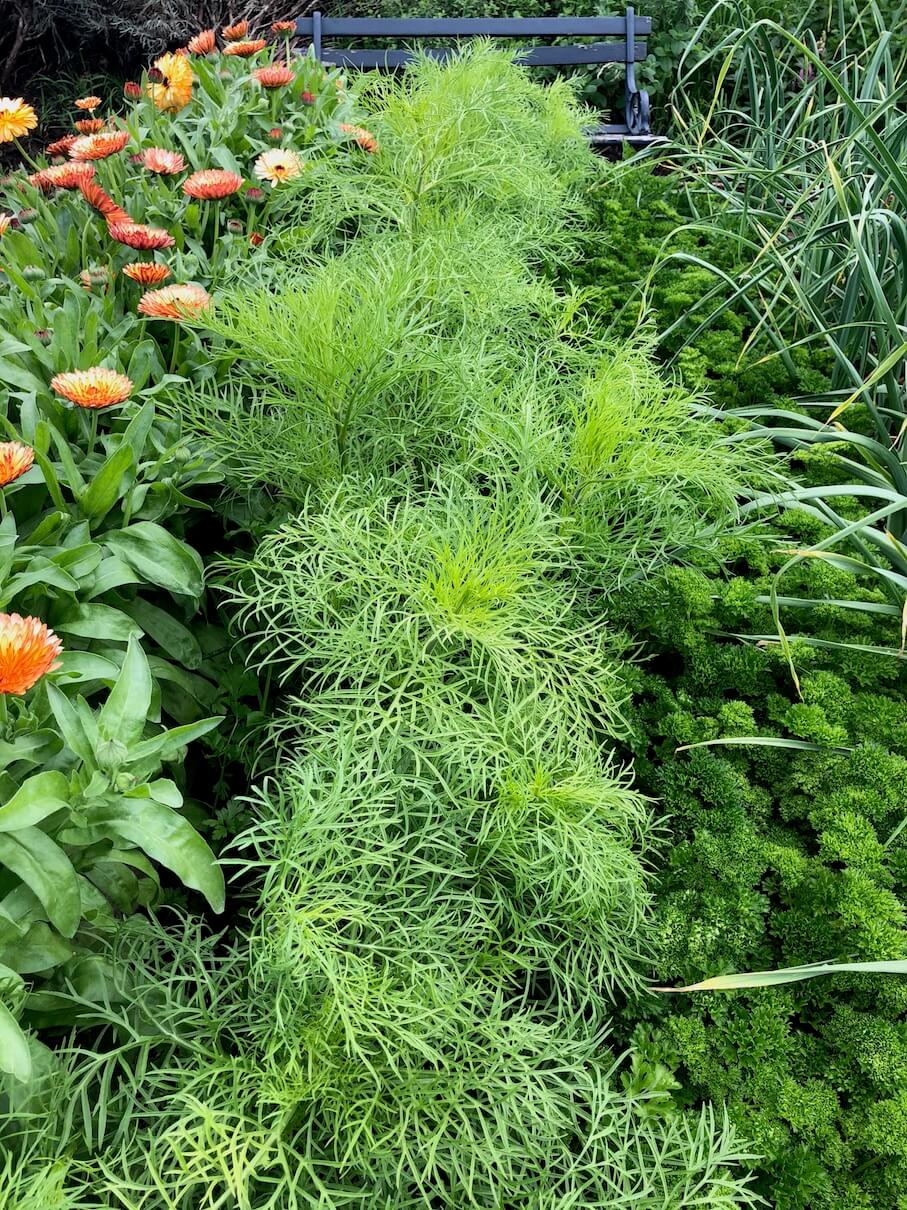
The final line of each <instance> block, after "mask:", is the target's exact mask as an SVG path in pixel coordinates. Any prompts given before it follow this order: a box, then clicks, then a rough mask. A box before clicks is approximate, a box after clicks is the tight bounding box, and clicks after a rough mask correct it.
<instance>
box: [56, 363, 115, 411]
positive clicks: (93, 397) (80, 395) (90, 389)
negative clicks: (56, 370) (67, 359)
mask: <svg viewBox="0 0 907 1210" xmlns="http://www.w3.org/2000/svg"><path fill="white" fill-rule="evenodd" d="M50 385H51V388H52V389H53V390H54V391H56V393H57V394H58V395H62V396H63V398H64V399H68V400H69V401H70V403H74V404H75V405H76V407H78V408H91V409H94V408H109V407H111V406H112V405H113V404H115V403H122V402H123V401H124V400H126V399H128V398H129V396H130V395H131V394H132V385H133V384H132V380H131V379H130V378H127V377H126V375H125V374H118V373H117V372H116V370H108V369H107V368H106V367H105V366H95V367H93V368H92V369H90V370H70V371H69V372H68V373H66V374H57V375H56V376H55V377H54V378H52V379H51V382H50Z"/></svg>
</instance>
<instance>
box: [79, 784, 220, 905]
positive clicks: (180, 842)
mask: <svg viewBox="0 0 907 1210" xmlns="http://www.w3.org/2000/svg"><path fill="white" fill-rule="evenodd" d="M96 819H97V820H98V822H101V821H103V822H104V823H106V825H107V827H108V828H109V830H110V831H111V832H112V834H113V835H115V836H118V837H122V838H123V839H124V840H128V841H129V842H130V843H131V844H134V845H137V846H138V848H140V849H141V850H142V851H143V852H145V853H147V854H148V856H149V857H151V858H152V859H153V860H154V861H156V862H158V863H159V864H160V865H162V866H165V867H166V868H167V869H168V870H172V871H173V873H174V874H176V876H177V877H178V878H179V879H180V881H181V882H182V883H183V885H184V886H187V887H191V888H192V889H193V890H196V891H201V893H202V894H203V895H204V896H205V898H206V899H207V900H208V902H209V903H210V904H211V907H212V908H213V909H214V911H215V912H222V911H223V909H224V875H223V871H222V870H221V868H220V866H219V865H218V863H217V859H216V858H215V856H214V854H213V853H212V852H211V850H210V849H209V848H208V846H207V844H206V843H205V842H204V840H202V838H201V836H199V834H198V832H196V830H195V829H194V828H193V827H192V825H191V824H190V823H189V822H188V820H186V819H184V818H183V816H182V815H179V814H178V813H177V812H176V811H171V810H170V809H169V808H168V807H164V806H162V805H161V804H160V803H158V802H155V800H154V799H153V798H145V799H128V798H123V799H120V800H119V801H118V802H117V803H115V804H111V805H109V806H106V807H104V808H103V809H102V810H101V812H100V813H98V815H97V816H96Z"/></svg>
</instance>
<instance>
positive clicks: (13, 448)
mask: <svg viewBox="0 0 907 1210" xmlns="http://www.w3.org/2000/svg"><path fill="white" fill-rule="evenodd" d="M34 460H35V451H34V450H33V449H32V448H31V446H30V445H23V444H22V442H21V441H0V487H6V486H7V484H9V483H14V482H15V480H16V479H18V478H19V477H20V475H24V474H25V472H26V471H27V470H28V469H29V468H30V467H31V465H32V463H33V462H34Z"/></svg>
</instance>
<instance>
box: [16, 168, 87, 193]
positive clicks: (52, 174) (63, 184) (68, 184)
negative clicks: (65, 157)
mask: <svg viewBox="0 0 907 1210" xmlns="http://www.w3.org/2000/svg"><path fill="white" fill-rule="evenodd" d="M93 176H94V164H52V165H51V166H50V168H42V169H41V171H40V172H33V173H32V174H31V176H30V177H29V178H28V179H29V182H30V183H31V184H32V185H37V186H38V188H39V189H44V190H50V189H78V188H79V187H80V186H81V185H82V184H87V182H88V181H90V180H91V178H92V177H93Z"/></svg>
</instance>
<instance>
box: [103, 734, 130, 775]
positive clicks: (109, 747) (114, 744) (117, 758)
mask: <svg viewBox="0 0 907 1210" xmlns="http://www.w3.org/2000/svg"><path fill="white" fill-rule="evenodd" d="M128 756H129V749H128V748H127V747H126V745H125V744H121V743H120V741H119V740H118V739H108V740H105V742H104V743H103V744H100V745H99V746H98V748H97V757H98V764H99V765H100V766H101V768H102V769H108V770H110V771H111V772H113V771H114V770H116V769H119V767H120V765H122V764H124V763H125V762H126V758H127V757H128Z"/></svg>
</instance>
